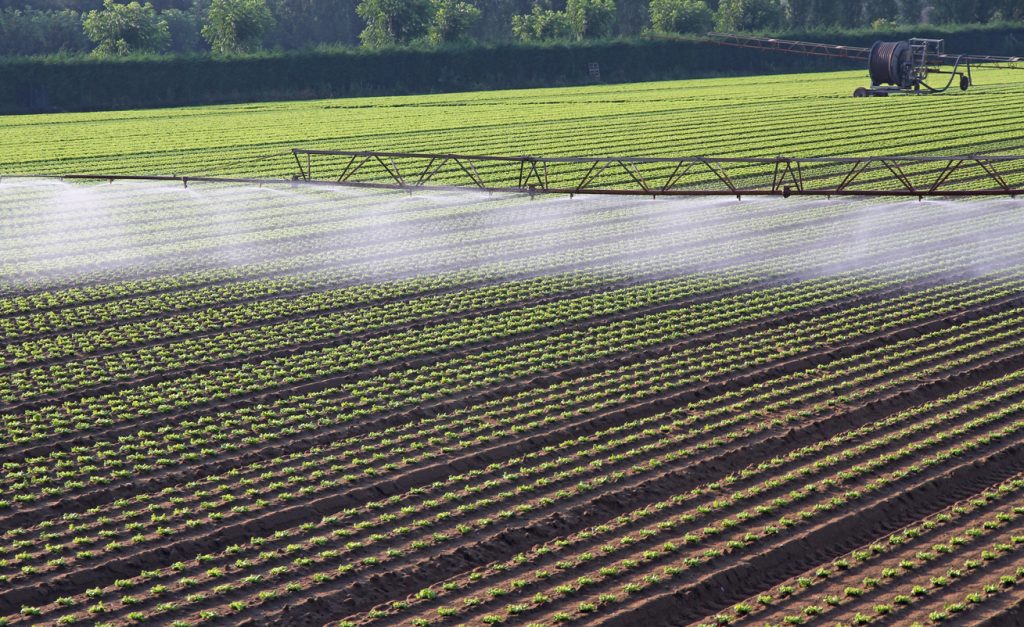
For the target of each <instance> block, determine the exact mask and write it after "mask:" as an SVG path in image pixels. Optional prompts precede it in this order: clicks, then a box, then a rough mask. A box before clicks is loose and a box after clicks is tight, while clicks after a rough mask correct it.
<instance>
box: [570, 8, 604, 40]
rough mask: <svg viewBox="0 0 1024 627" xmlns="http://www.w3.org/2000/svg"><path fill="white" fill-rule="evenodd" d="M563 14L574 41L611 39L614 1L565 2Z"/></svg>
mask: <svg viewBox="0 0 1024 627" xmlns="http://www.w3.org/2000/svg"><path fill="white" fill-rule="evenodd" d="M565 14H566V15H567V16H568V18H569V24H570V25H571V26H572V30H573V34H574V35H575V36H576V39H601V38H602V37H611V35H612V32H613V31H614V29H615V0H567V2H566V3H565Z"/></svg>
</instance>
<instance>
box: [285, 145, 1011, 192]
mask: <svg viewBox="0 0 1024 627" xmlns="http://www.w3.org/2000/svg"><path fill="white" fill-rule="evenodd" d="M292 154H293V156H294V158H295V162H296V164H297V165H298V169H299V174H298V176H297V177H296V179H297V180H301V181H304V182H321V183H327V182H330V183H335V184H341V185H351V186H363V187H380V188H389V189H403V190H411V189H417V188H428V189H467V188H468V189H476V190H480V191H489V192H522V193H529V194H568V195H575V194H613V195H632V196H653V197H657V196H735V197H743V196H782V197H786V198H789V197H791V196H897V197H899V196H905V197H916V198H924V197H926V196H945V197H957V196H963V197H971V196H1011V197H1016V196H1017V195H1019V194H1024V186H1020V185H1016V184H1011V183H1010V178H1008V177H1009V175H1010V174H1016V173H1020V172H1021V171H1024V156H1016V155H999V156H982V155H969V156H953V157H947V156H866V157H816V158H792V157H771V158H732V157H722V158H711V157H680V158H672V157H548V158H545V157H531V156H523V157H508V156H490V155H464V154H445V153H413V152H376V151H344V150H307V149H302V148H295V149H293V150H292ZM323 157H332V158H334V160H335V161H338V163H333V164H326V165H325V164H319V163H317V160H318V158H323ZM315 165H316V166H317V168H318V169H317V171H316V175H315V174H314V166H315ZM496 166H501V174H502V176H501V177H491V178H488V176H487V174H486V173H487V172H493V171H494V170H495V167H496ZM645 166H648V167H650V166H655V167H656V168H658V169H659V170H662V173H660V174H658V175H657V176H652V174H651V173H650V172H647V173H645V172H644V167H645ZM1014 166H1017V167H1014ZM556 169H559V172H558V176H557V177H556V176H555V175H554V174H553V172H554V171H555V170H556ZM751 170H757V171H758V172H759V173H760V174H761V176H758V177H753V176H751ZM823 170H828V174H823ZM442 172H444V174H445V176H444V180H443V181H439V180H438V178H439V174H441V173H442ZM869 172H870V173H871V176H867V173H869ZM610 173H611V174H613V175H614V176H616V182H615V184H614V185H607V184H604V185H602V184H598V183H597V180H598V179H599V178H600V177H602V176H603V177H604V180H607V179H608V178H609V174H610ZM318 176H319V177H320V178H317V177H318ZM695 179H699V185H698V184H696V183H695V182H694V181H695ZM751 179H757V180H753V181H752V180H751ZM1016 180H1017V179H1014V182H1015V183H1016ZM915 181H917V182H915ZM893 183H895V185H894V184H893ZM954 183H956V184H958V186H956V187H954V185H953V184H954ZM964 184H969V186H968V187H967V188H964V187H963V185H964Z"/></svg>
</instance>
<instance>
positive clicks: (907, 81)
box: [868, 41, 915, 89]
mask: <svg viewBox="0 0 1024 627" xmlns="http://www.w3.org/2000/svg"><path fill="white" fill-rule="evenodd" d="M868 70H869V72H870V74H871V83H872V84H874V85H895V86H897V87H900V88H902V89H910V88H911V87H913V86H914V83H915V77H914V51H913V47H912V46H911V45H910V42H908V41H876V42H875V45H873V46H871V55H870V57H869V58H868Z"/></svg>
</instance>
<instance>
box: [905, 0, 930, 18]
mask: <svg viewBox="0 0 1024 627" xmlns="http://www.w3.org/2000/svg"><path fill="white" fill-rule="evenodd" d="M923 11H924V0H900V21H901V22H904V23H906V24H920V23H921V13H922V12H923Z"/></svg>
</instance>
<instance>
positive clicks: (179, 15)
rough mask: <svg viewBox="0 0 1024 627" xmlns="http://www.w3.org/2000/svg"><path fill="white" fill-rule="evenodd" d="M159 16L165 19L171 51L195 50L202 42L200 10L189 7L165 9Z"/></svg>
mask: <svg viewBox="0 0 1024 627" xmlns="http://www.w3.org/2000/svg"><path fill="white" fill-rule="evenodd" d="M160 17H162V18H164V20H166V21H167V28H168V31H169V32H170V34H171V46H170V51H171V52H179V53H181V52H186V53H187V52H196V51H197V50H199V49H200V48H201V47H202V44H203V36H202V29H203V17H202V14H201V13H200V11H198V10H195V9H189V10H188V11H182V10H181V9H165V10H163V11H161V12H160Z"/></svg>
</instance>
